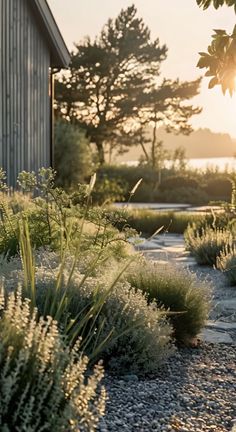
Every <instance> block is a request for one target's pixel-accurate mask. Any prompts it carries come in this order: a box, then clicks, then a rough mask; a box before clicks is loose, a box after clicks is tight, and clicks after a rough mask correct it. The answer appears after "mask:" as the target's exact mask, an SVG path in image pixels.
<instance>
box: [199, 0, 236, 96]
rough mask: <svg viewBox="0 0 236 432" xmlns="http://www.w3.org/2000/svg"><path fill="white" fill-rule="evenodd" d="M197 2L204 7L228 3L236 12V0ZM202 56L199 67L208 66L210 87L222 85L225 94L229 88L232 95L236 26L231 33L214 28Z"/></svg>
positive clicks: (235, 82) (235, 85) (235, 83)
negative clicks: (209, 42)
mask: <svg viewBox="0 0 236 432" xmlns="http://www.w3.org/2000/svg"><path fill="white" fill-rule="evenodd" d="M197 4H198V5H199V6H200V7H203V9H207V8H208V7H209V6H211V5H213V6H214V7H215V9H218V8H219V7H221V6H223V5H226V6H229V7H234V11H235V13H236V0H197ZM200 56H201V57H200V59H199V62H198V67H199V68H207V72H206V74H205V76H209V77H211V79H210V82H209V88H212V87H214V86H215V85H221V88H222V91H223V93H224V94H225V92H226V91H227V90H228V91H229V93H230V94H231V95H232V94H233V92H234V91H235V90H236V26H235V27H234V29H233V31H232V33H231V34H228V33H227V32H226V31H225V30H222V29H218V30H214V34H213V36H212V41H211V44H210V45H209V46H208V49H207V52H201V53H200Z"/></svg>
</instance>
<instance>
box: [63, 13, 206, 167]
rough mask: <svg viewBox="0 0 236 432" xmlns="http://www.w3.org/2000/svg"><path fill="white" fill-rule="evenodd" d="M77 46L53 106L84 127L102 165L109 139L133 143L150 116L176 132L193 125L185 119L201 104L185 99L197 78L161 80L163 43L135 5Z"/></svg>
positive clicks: (194, 90) (119, 143) (116, 144)
mask: <svg viewBox="0 0 236 432" xmlns="http://www.w3.org/2000/svg"><path fill="white" fill-rule="evenodd" d="M75 48H76V50H75V52H73V53H72V61H71V66H70V69H69V72H67V73H65V74H64V75H63V76H60V77H59V79H58V80H57V82H56V102H57V111H58V113H60V115H63V116H64V117H65V118H67V119H68V120H70V121H71V122H73V123H76V124H78V125H79V126H80V127H82V128H84V129H85V130H86V134H87V136H88V137H89V138H90V141H91V142H93V143H95V145H96V148H97V151H98V156H99V161H100V163H101V164H103V163H104V160H105V155H104V149H105V145H106V144H107V143H109V145H111V146H113V147H114V148H119V149H120V150H123V149H124V148H125V147H126V146H129V145H131V144H137V134H138V132H139V130H140V128H141V127H142V125H143V124H144V123H145V124H147V123H151V122H153V115H155V118H154V122H156V119H157V118H158V121H159V122H162V124H163V123H164V124H165V125H166V127H169V128H170V127H171V128H173V129H175V130H176V131H177V130H178V131H180V132H186V133H188V132H189V131H190V130H191V127H190V125H189V124H188V120H189V119H190V117H191V116H192V115H193V114H197V113H198V112H199V109H195V108H193V107H192V106H191V105H185V104H184V101H186V100H187V99H190V98H192V97H193V96H195V95H196V94H197V93H198V90H199V84H200V81H199V80H195V81H193V82H190V83H180V82H179V80H175V81H171V80H166V79H164V80H163V81H162V82H161V83H160V82H159V76H160V65H161V63H162V62H163V61H164V60H165V59H166V57H167V47H166V46H165V45H161V44H160V42H159V39H155V40H152V39H151V35H150V30H149V28H148V27H147V26H146V25H145V23H144V21H143V19H142V18H139V17H137V9H136V8H135V6H134V5H132V6H130V7H128V8H127V9H123V10H121V12H120V14H119V15H118V17H117V18H116V19H109V20H108V22H107V24H106V25H105V26H104V27H103V29H102V31H101V33H100V34H99V35H98V36H97V37H96V38H95V39H94V40H93V41H92V40H91V39H90V38H89V37H87V38H86V39H85V40H84V41H83V42H82V43H80V44H76V46H75ZM154 113H155V114H154Z"/></svg>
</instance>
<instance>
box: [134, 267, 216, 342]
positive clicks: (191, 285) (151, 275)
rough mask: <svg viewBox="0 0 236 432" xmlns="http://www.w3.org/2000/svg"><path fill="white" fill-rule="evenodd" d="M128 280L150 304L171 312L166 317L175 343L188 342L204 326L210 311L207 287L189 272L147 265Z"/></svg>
mask: <svg viewBox="0 0 236 432" xmlns="http://www.w3.org/2000/svg"><path fill="white" fill-rule="evenodd" d="M127 280H128V281H129V282H130V284H131V286H132V287H134V288H135V289H138V290H141V291H142V292H143V293H144V294H145V295H146V296H147V298H148V301H149V302H152V301H153V300H155V301H156V303H157V305H158V306H164V308H165V309H166V310H168V311H170V312H171V314H170V316H169V318H170V320H171V323H172V325H173V328H174V336H175V337H176V339H177V340H178V341H183V342H188V341H189V340H190V339H191V338H193V337H195V336H196V335H197V334H198V333H199V331H200V330H201V328H202V327H203V326H204V324H205V321H206V319H207V317H208V312H209V288H208V287H207V286H206V285H205V283H202V282H199V281H198V280H197V278H196V277H195V276H194V275H193V274H192V273H190V272H189V271H187V270H180V269H177V268H175V267H173V266H172V265H168V266H164V267H161V266H159V265H156V264H153V263H147V262H146V263H142V265H139V266H134V268H133V269H132V271H131V272H129V271H128V274H127ZM172 312H177V314H175V313H174V314H172Z"/></svg>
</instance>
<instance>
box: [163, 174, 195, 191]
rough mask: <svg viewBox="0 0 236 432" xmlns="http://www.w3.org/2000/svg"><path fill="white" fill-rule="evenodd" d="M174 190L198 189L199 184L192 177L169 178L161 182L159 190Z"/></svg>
mask: <svg viewBox="0 0 236 432" xmlns="http://www.w3.org/2000/svg"><path fill="white" fill-rule="evenodd" d="M176 188H178V189H179V188H191V189H198V188H199V183H198V181H197V180H195V179H194V178H192V177H189V176H169V177H167V178H166V179H164V180H163V181H162V182H161V185H160V190H161V191H164V190H169V191H171V190H172V189H176Z"/></svg>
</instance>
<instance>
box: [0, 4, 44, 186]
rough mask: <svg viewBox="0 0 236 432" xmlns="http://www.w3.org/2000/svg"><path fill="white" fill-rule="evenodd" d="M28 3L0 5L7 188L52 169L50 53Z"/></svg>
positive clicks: (0, 116)
mask: <svg viewBox="0 0 236 432" xmlns="http://www.w3.org/2000/svg"><path fill="white" fill-rule="evenodd" d="M28 1H30V0H0V167H3V169H4V170H5V171H6V172H7V179H8V183H9V184H11V185H12V186H14V185H15V183H16V178H17V174H18V173H19V172H20V171H22V170H27V171H36V170H37V169H38V168H40V167H42V166H45V167H48V166H50V162H51V161H50V158H51V151H50V145H51V144H50V141H51V138H50V136H51V133H50V127H51V126H50V96H49V67H50V52H49V48H48V46H47V44H46V42H45V40H44V37H43V35H42V33H40V29H39V28H38V25H37V22H36V20H35V17H34V15H33V13H32V10H31V8H30V7H29V3H28Z"/></svg>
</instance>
